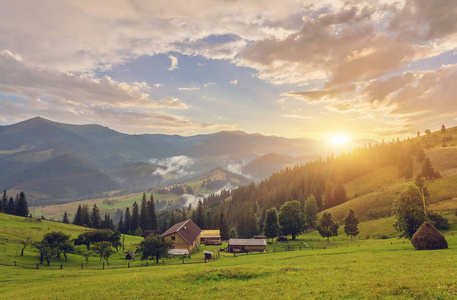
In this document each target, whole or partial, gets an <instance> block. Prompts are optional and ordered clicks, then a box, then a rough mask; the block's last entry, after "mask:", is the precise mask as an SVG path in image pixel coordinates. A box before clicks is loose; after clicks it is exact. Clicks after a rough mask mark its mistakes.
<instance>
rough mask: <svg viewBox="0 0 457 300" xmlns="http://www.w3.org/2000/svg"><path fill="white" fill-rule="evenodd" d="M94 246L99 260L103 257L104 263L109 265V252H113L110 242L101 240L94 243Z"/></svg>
mask: <svg viewBox="0 0 457 300" xmlns="http://www.w3.org/2000/svg"><path fill="white" fill-rule="evenodd" d="M94 248H95V250H96V251H97V253H98V254H99V255H100V261H99V262H101V261H102V259H105V260H106V263H107V264H108V266H109V261H108V259H109V257H110V256H111V254H113V249H111V242H108V241H102V242H98V243H95V244H94Z"/></svg>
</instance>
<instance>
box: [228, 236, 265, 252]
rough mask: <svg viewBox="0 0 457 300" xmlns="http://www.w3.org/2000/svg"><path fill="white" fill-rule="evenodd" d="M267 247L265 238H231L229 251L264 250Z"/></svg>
mask: <svg viewBox="0 0 457 300" xmlns="http://www.w3.org/2000/svg"><path fill="white" fill-rule="evenodd" d="M266 248H267V241H266V240H265V239H230V240H229V242H228V247H227V250H228V252H254V251H255V252H263V251H265V250H266Z"/></svg>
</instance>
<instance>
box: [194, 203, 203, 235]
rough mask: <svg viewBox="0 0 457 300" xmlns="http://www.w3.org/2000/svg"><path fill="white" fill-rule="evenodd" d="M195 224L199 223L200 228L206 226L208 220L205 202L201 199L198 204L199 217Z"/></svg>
mask: <svg viewBox="0 0 457 300" xmlns="http://www.w3.org/2000/svg"><path fill="white" fill-rule="evenodd" d="M195 224H197V226H198V227H200V229H205V228H206V220H205V210H204V208H203V203H202V201H201V200H198V204H197V219H196V222H195Z"/></svg>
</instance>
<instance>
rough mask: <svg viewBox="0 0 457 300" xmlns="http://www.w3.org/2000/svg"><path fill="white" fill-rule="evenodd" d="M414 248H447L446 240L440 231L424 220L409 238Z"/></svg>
mask: <svg viewBox="0 0 457 300" xmlns="http://www.w3.org/2000/svg"><path fill="white" fill-rule="evenodd" d="M411 244H413V246H414V249H416V250H434V249H447V241H446V239H445V238H444V236H443V235H442V234H441V232H439V231H438V229H436V228H435V226H433V225H432V224H430V223H429V222H427V221H425V222H424V223H423V224H422V225H421V226H420V227H419V229H417V231H416V233H415V234H414V235H413V236H412V238H411Z"/></svg>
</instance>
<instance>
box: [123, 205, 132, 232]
mask: <svg viewBox="0 0 457 300" xmlns="http://www.w3.org/2000/svg"><path fill="white" fill-rule="evenodd" d="M131 232H132V215H131V214H130V208H128V207H127V208H126V209H125V215H124V233H127V234H130V233H131Z"/></svg>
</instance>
